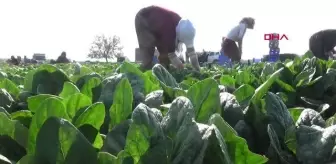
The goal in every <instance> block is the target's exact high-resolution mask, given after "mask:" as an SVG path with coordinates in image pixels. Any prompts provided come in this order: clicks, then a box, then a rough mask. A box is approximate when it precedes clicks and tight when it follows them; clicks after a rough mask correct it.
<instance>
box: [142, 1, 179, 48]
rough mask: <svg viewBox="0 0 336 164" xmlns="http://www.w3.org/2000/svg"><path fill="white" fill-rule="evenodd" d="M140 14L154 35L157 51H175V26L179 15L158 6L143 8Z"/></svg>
mask: <svg viewBox="0 0 336 164" xmlns="http://www.w3.org/2000/svg"><path fill="white" fill-rule="evenodd" d="M140 14H141V15H142V16H143V17H144V18H145V19H146V21H147V22H148V26H149V28H150V30H151V31H152V32H153V33H154V35H155V36H156V40H157V45H156V46H157V49H158V51H159V52H160V53H170V52H175V49H176V44H177V43H176V26H177V25H178V23H179V21H180V20H181V17H180V16H179V15H178V14H177V13H175V12H173V11H170V10H168V9H165V8H162V7H159V6H149V7H146V8H143V9H142V10H141V11H140Z"/></svg>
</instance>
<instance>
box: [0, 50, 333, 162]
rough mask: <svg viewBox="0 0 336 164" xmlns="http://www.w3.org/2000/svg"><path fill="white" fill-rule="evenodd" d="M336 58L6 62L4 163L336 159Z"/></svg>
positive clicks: (0, 151)
mask: <svg viewBox="0 0 336 164" xmlns="http://www.w3.org/2000/svg"><path fill="white" fill-rule="evenodd" d="M335 80H336V61H333V60H330V61H323V60H319V59H317V58H315V57H312V56H311V54H310V52H307V53H306V54H305V55H303V56H302V57H301V58H296V59H295V60H292V61H286V62H283V63H280V62H278V63H265V62H262V63H254V64H251V65H243V64H240V65H239V64H236V65H234V66H233V67H232V68H224V67H221V66H217V65H213V66H212V67H211V68H208V67H207V68H202V70H201V73H198V72H194V71H192V70H191V68H190V66H188V67H187V68H185V69H184V70H183V71H177V70H173V69H170V70H169V71H167V70H166V69H165V68H164V67H162V66H161V65H159V64H157V65H155V66H154V67H153V69H152V70H150V71H147V72H141V71H140V70H139V69H138V65H136V64H131V63H127V62H124V63H121V64H83V65H80V64H75V63H71V64H58V65H49V64H42V65H26V66H9V65H6V64H2V65H1V67H0V88H1V89H0V163H1V164H2V163H4V164H263V163H269V164H316V163H321V164H322V163H323V164H324V163H333V162H336V155H335V154H334V153H335V148H336V142H335V141H336V115H335V113H336V82H335Z"/></svg>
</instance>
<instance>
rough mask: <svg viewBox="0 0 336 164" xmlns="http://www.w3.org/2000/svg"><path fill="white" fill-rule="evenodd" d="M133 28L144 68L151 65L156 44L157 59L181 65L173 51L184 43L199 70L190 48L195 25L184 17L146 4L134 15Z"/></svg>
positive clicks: (193, 64)
mask: <svg viewBox="0 0 336 164" xmlns="http://www.w3.org/2000/svg"><path fill="white" fill-rule="evenodd" d="M135 30H136V34H137V37H138V43H139V48H140V54H139V55H141V58H142V64H141V67H142V69H144V70H148V69H151V68H152V66H153V62H152V59H153V55H154V51H155V47H157V49H158V51H159V53H160V55H159V63H160V64H162V65H163V66H164V67H166V68H168V67H169V64H170V63H171V64H172V65H174V66H175V67H177V68H179V69H182V68H183V67H184V66H183V64H182V62H181V60H180V59H179V58H178V56H177V55H176V53H175V51H176V49H177V48H178V47H177V45H178V44H179V43H183V44H185V45H186V47H187V54H188V57H189V58H190V61H191V64H192V66H193V68H194V69H196V70H197V71H199V70H200V66H199V63H198V59H197V55H196V53H195V48H194V37H195V28H194V25H193V24H192V23H191V22H190V20H188V19H182V18H181V17H180V16H179V15H178V14H177V13H175V12H173V11H170V10H167V9H165V8H162V7H159V6H149V7H145V8H143V9H141V10H140V11H139V12H138V13H137V14H136V16H135Z"/></svg>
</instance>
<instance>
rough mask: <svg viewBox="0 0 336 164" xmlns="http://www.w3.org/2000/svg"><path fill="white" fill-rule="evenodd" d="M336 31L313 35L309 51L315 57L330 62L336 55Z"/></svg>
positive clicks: (320, 32) (328, 30)
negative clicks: (330, 58) (335, 48)
mask: <svg viewBox="0 0 336 164" xmlns="http://www.w3.org/2000/svg"><path fill="white" fill-rule="evenodd" d="M335 46H336V30H332V29H327V30H321V31H319V32H317V33H315V34H313V35H312V36H311V37H310V39H309V49H310V51H312V53H313V54H314V56H315V57H317V58H320V59H323V60H328V59H329V57H332V56H333V54H335V50H334V47H335Z"/></svg>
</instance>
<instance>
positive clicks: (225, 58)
mask: <svg viewBox="0 0 336 164" xmlns="http://www.w3.org/2000/svg"><path fill="white" fill-rule="evenodd" d="M227 63H231V59H230V58H229V57H228V56H225V55H222V54H221V55H219V58H218V64H219V65H226V64H227Z"/></svg>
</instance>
